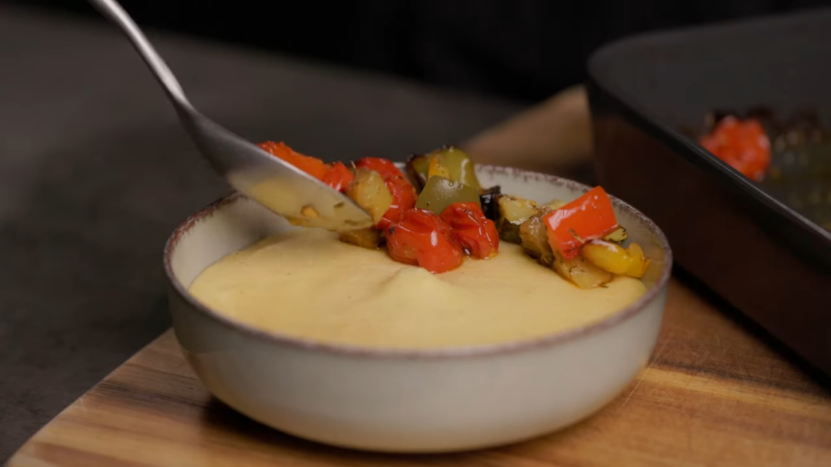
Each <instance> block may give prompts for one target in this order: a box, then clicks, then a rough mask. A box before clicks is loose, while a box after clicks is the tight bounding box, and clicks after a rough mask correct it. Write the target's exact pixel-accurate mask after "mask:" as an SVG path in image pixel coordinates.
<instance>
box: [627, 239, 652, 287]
mask: <svg viewBox="0 0 831 467" xmlns="http://www.w3.org/2000/svg"><path fill="white" fill-rule="evenodd" d="M626 251H627V252H628V253H629V256H630V257H631V258H632V265H631V266H630V267H629V270H628V271H626V275H627V276H631V277H634V278H636V279H640V278H642V277H643V276H644V275H645V274H646V270H647V269H649V264H650V263H651V261H650V260H649V258H647V257H646V255H644V254H643V249H642V248H641V246H640V245H638V244H637V243H632V244H631V245H629V248H627V249H626Z"/></svg>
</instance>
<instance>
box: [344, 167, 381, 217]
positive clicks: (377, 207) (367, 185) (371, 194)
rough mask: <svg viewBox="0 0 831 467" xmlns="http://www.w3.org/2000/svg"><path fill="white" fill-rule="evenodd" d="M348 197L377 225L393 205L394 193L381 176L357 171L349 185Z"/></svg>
mask: <svg viewBox="0 0 831 467" xmlns="http://www.w3.org/2000/svg"><path fill="white" fill-rule="evenodd" d="M346 195H347V196H349V197H350V198H352V200H353V201H355V203H357V204H358V206H360V207H362V208H364V209H365V210H366V211H367V212H368V213H369V214H370V215H371V216H372V220H373V222H375V223H376V224H377V223H378V221H380V220H381V217H383V216H384V213H386V212H387V209H389V208H390V206H391V205H392V193H390V190H389V189H388V188H387V185H386V183H384V179H383V177H381V174H379V173H378V172H376V171H374V170H368V169H357V170H355V180H353V181H352V183H351V184H350V185H349V188H348V189H347V190H346Z"/></svg>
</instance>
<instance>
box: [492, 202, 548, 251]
mask: <svg viewBox="0 0 831 467" xmlns="http://www.w3.org/2000/svg"><path fill="white" fill-rule="evenodd" d="M496 207H497V211H498V212H497V216H496V219H495V220H494V222H495V223H496V230H497V231H498V232H499V238H501V239H502V240H504V241H506V242H510V243H519V244H521V243H522V239H521V238H520V234H519V229H520V226H521V225H522V223H523V222H525V221H526V220H528V219H529V218H530V217H531V216H534V215H536V214H539V212H540V205H538V204H537V203H536V202H534V201H531V200H530V199H525V198H520V197H519V196H510V195H500V196H498V197H497V198H496ZM546 241H547V240H546Z"/></svg>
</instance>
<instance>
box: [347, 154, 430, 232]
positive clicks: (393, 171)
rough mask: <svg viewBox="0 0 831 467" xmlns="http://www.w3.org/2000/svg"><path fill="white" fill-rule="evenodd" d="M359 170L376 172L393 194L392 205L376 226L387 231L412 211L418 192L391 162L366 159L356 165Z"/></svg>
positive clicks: (371, 158) (379, 159)
mask: <svg viewBox="0 0 831 467" xmlns="http://www.w3.org/2000/svg"><path fill="white" fill-rule="evenodd" d="M355 166H356V167H358V168H364V169H369V170H374V171H376V172H378V173H379V174H381V177H383V179H384V183H385V184H386V185H387V189H389V190H390V193H391V194H392V205H391V206H390V207H389V209H388V210H387V212H386V213H384V217H383V218H381V220H380V221H379V222H378V224H377V225H376V227H377V228H379V229H381V230H387V229H388V228H390V227H391V226H393V225H394V224H396V223H398V222H399V221H400V220H401V219H402V218H403V216H404V213H405V212H407V211H408V210H409V209H412V208H413V207H414V206H415V203H416V198H417V196H416V190H415V188H414V187H413V185H412V184H411V183H410V181H409V180H407V177H405V176H404V173H403V172H401V170H399V169H398V167H396V166H395V163H393V162H392V161H390V160H387V159H381V158H380V157H364V158H363V159H360V160H358V162H356V163H355Z"/></svg>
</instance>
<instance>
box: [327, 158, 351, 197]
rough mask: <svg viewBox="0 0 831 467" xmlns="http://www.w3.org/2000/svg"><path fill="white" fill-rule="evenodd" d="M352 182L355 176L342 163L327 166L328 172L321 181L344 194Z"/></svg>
mask: <svg viewBox="0 0 831 467" xmlns="http://www.w3.org/2000/svg"><path fill="white" fill-rule="evenodd" d="M352 180H355V174H353V173H352V172H351V171H350V170H349V169H348V168H347V167H346V165H344V164H343V162H335V163H334V164H332V165H331V166H329V170H328V171H327V172H326V175H324V176H323V179H322V181H323V183H325V184H327V185H329V186H330V187H332V188H334V189H335V190H338V191H341V192H344V193H345V192H346V189H347V188H349V184H350V183H352Z"/></svg>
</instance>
